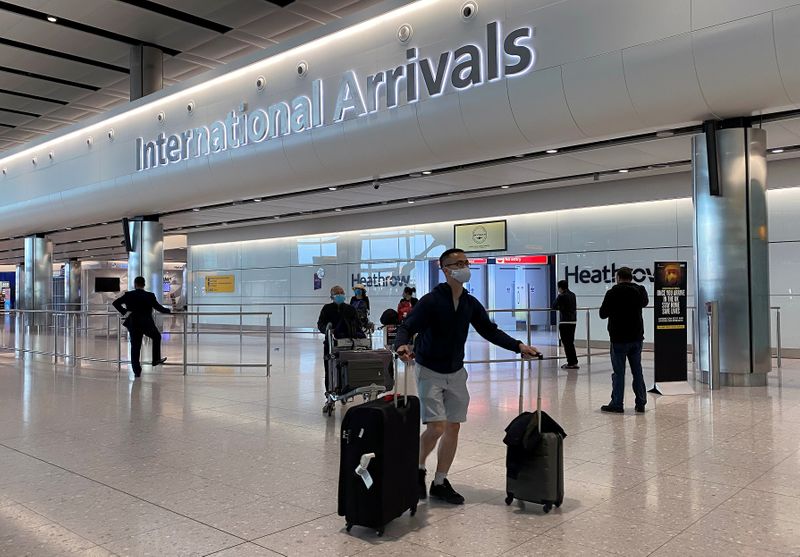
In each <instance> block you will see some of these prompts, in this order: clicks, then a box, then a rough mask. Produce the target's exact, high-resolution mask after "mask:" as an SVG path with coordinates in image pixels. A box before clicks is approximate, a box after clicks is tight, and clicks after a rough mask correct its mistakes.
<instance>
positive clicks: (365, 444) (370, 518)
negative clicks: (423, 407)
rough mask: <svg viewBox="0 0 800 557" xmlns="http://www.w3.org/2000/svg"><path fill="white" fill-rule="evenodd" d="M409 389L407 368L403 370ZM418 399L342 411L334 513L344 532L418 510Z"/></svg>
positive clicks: (392, 399) (379, 525)
mask: <svg viewBox="0 0 800 557" xmlns="http://www.w3.org/2000/svg"><path fill="white" fill-rule="evenodd" d="M395 369H397V366H395ZM404 375H405V376H406V377H405V392H406V393H408V367H406V371H405V374H404ZM419 430H420V421H419V398H417V397H415V396H408V395H407V394H406V395H404V396H399V395H397V393H396V392H395V394H394V395H387V396H384V397H381V398H379V399H377V400H373V401H370V402H365V403H364V404H361V405H359V406H354V407H352V408H350V409H348V410H347V413H346V414H345V416H344V419H343V420H342V445H341V460H340V465H339V515H340V516H344V517H345V521H346V525H347V531H348V532H349V531H350V529H351V528H352V527H353V526H365V527H367V528H374V529H375V531H376V532H377V533H378V535H379V536H381V535H383V531H384V528H385V526H386V524H388V523H389V522H391V521H392V520H394V519H395V518H397V517H398V516H400V515H402V514H403V513H404V512H406V511H408V510H410V511H411V515H412V516H413V515H414V514H415V513H416V511H417V503H418V493H419V490H418V488H417V482H418V470H419V466H418V464H419Z"/></svg>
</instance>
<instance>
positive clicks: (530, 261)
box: [496, 255, 549, 265]
mask: <svg viewBox="0 0 800 557" xmlns="http://www.w3.org/2000/svg"><path fill="white" fill-rule="evenodd" d="M496 261H497V264H498V265H547V263H548V262H549V257H548V256H546V255H518V256H513V255H512V256H510V257H498V258H497V259H496Z"/></svg>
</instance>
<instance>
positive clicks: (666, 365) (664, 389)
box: [650, 261, 694, 395]
mask: <svg viewBox="0 0 800 557" xmlns="http://www.w3.org/2000/svg"><path fill="white" fill-rule="evenodd" d="M654 270H655V303H654V307H653V315H654V327H653V329H654V346H653V348H654V352H655V354H654V359H655V385H654V386H653V388H652V389H651V391H650V392H653V393H658V394H661V395H683V394H692V393H694V389H692V387H691V386H690V385H689V383H688V382H687V367H688V366H687V357H686V340H687V329H688V327H687V320H686V275H687V272H686V271H687V267H686V262H685V261H669V262H664V261H661V262H658V261H657V262H656V263H655V269H654Z"/></svg>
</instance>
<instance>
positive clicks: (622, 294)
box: [600, 267, 649, 413]
mask: <svg viewBox="0 0 800 557" xmlns="http://www.w3.org/2000/svg"><path fill="white" fill-rule="evenodd" d="M648 303H649V299H648V297H647V291H646V290H645V289H644V287H643V286H640V285H638V284H634V283H633V273H632V272H631V269H630V268H629V267H621V268H619V269H618V270H617V284H615V285H614V286H613V287H612V288H611V290H609V291H608V292H606V296H605V298H604V299H603V304H602V305H601V306H600V318H601V319H608V335H609V337H611V365H612V367H613V368H614V373H613V374H612V376H611V385H612V388H611V402H610V403H609V404H607V405H605V406H602V407H601V408H600V410H602V411H603V412H615V413H622V412H624V411H625V409H624V408H623V404H622V403H623V400H624V397H625V360H626V359H627V360H628V363H629V364H630V366H631V373H632V374H633V392H634V394H635V395H636V411H637V412H644V407H645V405H646V404H647V389H646V387H645V384H644V376H643V375H642V342H643V341H644V320H643V319H642V308H645V307H647V304H648Z"/></svg>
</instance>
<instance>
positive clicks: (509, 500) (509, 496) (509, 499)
mask: <svg viewBox="0 0 800 557" xmlns="http://www.w3.org/2000/svg"><path fill="white" fill-rule="evenodd" d="M513 502H514V494H513V493H506V505H510V504H511V503H513Z"/></svg>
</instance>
